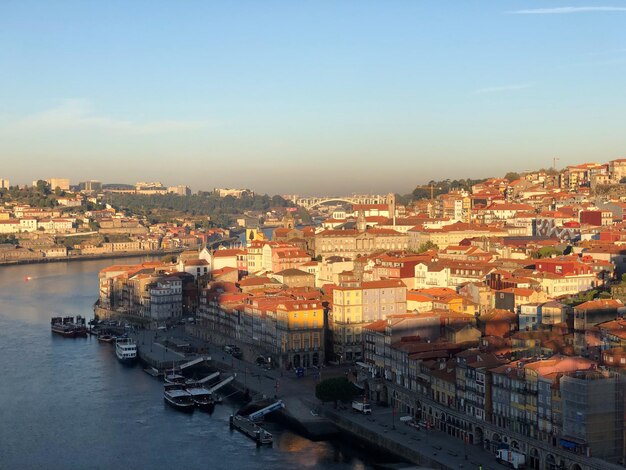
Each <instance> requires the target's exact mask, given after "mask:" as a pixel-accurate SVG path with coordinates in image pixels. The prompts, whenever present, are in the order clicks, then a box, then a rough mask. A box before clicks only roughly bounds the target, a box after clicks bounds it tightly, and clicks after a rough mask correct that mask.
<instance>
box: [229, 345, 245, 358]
mask: <svg viewBox="0 0 626 470" xmlns="http://www.w3.org/2000/svg"><path fill="white" fill-rule="evenodd" d="M230 354H232V356H233V357H234V358H235V359H241V358H242V357H243V353H242V352H241V349H239V348H237V347H235V348H233V349H232V350H231V351H230Z"/></svg>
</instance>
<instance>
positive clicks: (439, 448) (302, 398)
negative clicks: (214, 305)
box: [139, 326, 509, 470]
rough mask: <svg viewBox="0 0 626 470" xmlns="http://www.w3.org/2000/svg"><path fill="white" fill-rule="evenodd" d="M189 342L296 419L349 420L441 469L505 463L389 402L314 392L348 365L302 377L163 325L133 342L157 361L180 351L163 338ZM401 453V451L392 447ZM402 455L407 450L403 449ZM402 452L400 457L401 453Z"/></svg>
mask: <svg viewBox="0 0 626 470" xmlns="http://www.w3.org/2000/svg"><path fill="white" fill-rule="evenodd" d="M176 343H178V344H181V343H185V344H189V345H190V346H191V347H192V348H195V349H197V350H199V351H201V353H203V354H204V355H210V356H211V360H212V362H213V364H214V366H215V367H216V368H218V369H220V370H222V371H224V372H225V373H235V374H237V379H238V381H239V383H240V384H243V385H244V387H246V388H249V389H250V392H251V393H253V394H254V396H253V397H254V398H262V397H267V398H273V397H277V398H280V399H282V400H283V401H284V402H285V404H286V409H287V410H288V411H289V412H290V413H291V414H292V415H293V416H295V417H297V418H298V419H305V420H308V421H315V420H320V421H322V420H325V419H328V420H330V421H331V422H333V423H335V424H338V423H339V422H350V423H352V424H354V425H357V426H359V427H362V428H364V429H367V430H370V431H372V432H375V433H377V434H380V435H382V436H384V437H385V438H386V439H387V440H389V441H392V442H393V443H394V444H395V445H394V447H395V448H398V447H396V446H400V448H405V449H407V451H408V450H409V449H412V450H417V451H419V453H420V454H422V455H423V456H424V457H426V458H428V459H429V460H430V461H431V462H432V463H431V466H432V467H435V468H442V469H460V468H463V469H477V470H503V469H506V468H509V467H507V466H505V465H502V464H499V463H498V462H496V459H495V456H493V455H491V453H489V452H487V451H486V450H484V449H482V448H480V447H477V446H472V445H465V444H464V443H463V442H462V441H460V440H457V439H454V438H451V437H450V436H448V435H447V434H446V433H444V432H441V431H437V430H434V429H430V430H424V429H420V430H418V429H415V428H413V427H410V426H407V425H405V424H403V423H401V422H400V421H399V416H400V415H398V414H396V415H395V416H394V414H393V413H392V409H391V408H389V407H380V406H373V410H372V414H371V415H370V416H365V415H362V414H359V413H355V412H353V411H352V410H351V408H350V407H349V406H343V407H341V408H339V409H335V408H334V406H333V404H322V403H321V402H320V401H319V400H318V399H317V398H316V397H315V385H316V384H317V383H318V382H319V381H320V380H323V379H326V378H330V377H337V376H351V374H350V373H349V372H350V370H351V369H353V368H354V366H353V365H341V366H329V367H323V368H321V369H309V370H307V371H306V374H305V376H304V377H296V376H295V374H294V372H293V371H284V370H278V369H271V370H266V369H264V368H261V367H259V366H258V365H256V364H253V363H252V361H253V360H254V359H255V357H256V356H254V357H251V356H252V355H253V353H252V351H251V350H249V349H246V348H245V346H244V347H243V348H242V351H243V354H244V356H243V358H242V359H236V358H234V357H233V356H231V355H229V354H227V353H225V352H224V351H223V349H222V347H221V346H216V345H212V344H209V343H207V342H205V341H202V340H199V339H197V338H195V337H192V336H190V335H188V334H186V333H185V331H184V327H182V326H181V327H178V328H175V329H171V330H168V331H158V332H157V333H156V334H155V332H154V331H141V332H140V333H139V347H140V349H141V348H146V347H151V348H152V354H153V355H155V356H156V357H158V358H159V359H162V360H163V361H180V360H181V359H184V357H185V356H184V355H183V354H180V353H178V352H176V351H172V350H171V348H169V347H167V346H165V345H167V344H176ZM395 453H396V454H400V455H399V456H400V457H403V455H402V453H401V452H395ZM407 455H408V452H407ZM405 458H406V457H405Z"/></svg>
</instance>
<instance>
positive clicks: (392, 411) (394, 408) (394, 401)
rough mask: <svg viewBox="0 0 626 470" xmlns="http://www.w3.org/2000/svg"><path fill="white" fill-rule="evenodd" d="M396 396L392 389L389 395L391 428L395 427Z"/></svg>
mask: <svg viewBox="0 0 626 470" xmlns="http://www.w3.org/2000/svg"><path fill="white" fill-rule="evenodd" d="M396 397H397V393H396V391H395V390H394V391H393V394H392V396H391V429H396Z"/></svg>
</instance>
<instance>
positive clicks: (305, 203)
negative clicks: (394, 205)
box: [295, 194, 388, 210]
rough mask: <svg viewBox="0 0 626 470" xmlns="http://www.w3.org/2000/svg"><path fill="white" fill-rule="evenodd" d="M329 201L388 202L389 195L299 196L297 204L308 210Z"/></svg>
mask: <svg viewBox="0 0 626 470" xmlns="http://www.w3.org/2000/svg"><path fill="white" fill-rule="evenodd" d="M329 202H345V203H347V204H387V203H388V196H387V195H385V196H382V195H380V194H374V195H372V194H358V195H357V194H355V195H352V196H328V197H326V196H324V197H322V196H311V197H299V198H297V199H296V200H295V203H296V204H297V205H299V206H302V207H304V208H305V209H307V210H310V209H313V208H315V207H317V206H319V205H321V204H326V203H329Z"/></svg>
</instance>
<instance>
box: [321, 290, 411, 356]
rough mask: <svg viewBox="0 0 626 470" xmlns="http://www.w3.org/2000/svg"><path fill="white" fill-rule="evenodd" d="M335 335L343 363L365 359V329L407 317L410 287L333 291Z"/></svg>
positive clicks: (335, 348) (333, 333) (334, 339)
mask: <svg viewBox="0 0 626 470" xmlns="http://www.w3.org/2000/svg"><path fill="white" fill-rule="evenodd" d="M332 305H333V306H332V325H331V330H332V335H333V346H334V352H335V354H336V355H337V359H339V360H340V361H344V360H345V361H356V360H360V359H361V356H362V347H363V345H362V329H363V326H365V325H367V324H370V323H372V322H374V321H376V320H383V319H385V318H386V317H387V316H388V315H394V314H404V313H406V286H405V285H404V283H403V282H402V281H399V280H383V281H369V282H355V283H352V284H347V285H342V286H337V287H335V288H334V289H333V304H332Z"/></svg>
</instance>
